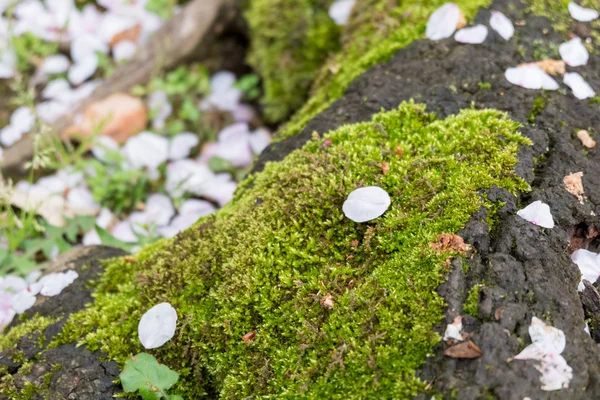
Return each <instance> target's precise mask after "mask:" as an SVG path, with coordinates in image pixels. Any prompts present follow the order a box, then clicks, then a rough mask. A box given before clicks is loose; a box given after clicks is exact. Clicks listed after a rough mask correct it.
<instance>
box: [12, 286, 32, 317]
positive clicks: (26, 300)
mask: <svg viewBox="0 0 600 400" xmlns="http://www.w3.org/2000/svg"><path fill="white" fill-rule="evenodd" d="M34 304H35V295H33V294H31V293H30V292H29V291H27V290H22V291H20V292H19V293H17V294H16V295H14V296H13V298H12V301H11V306H12V308H13V310H15V312H16V313H17V314H23V313H24V312H25V311H27V310H29V309H30V308H31V307H33V305H34Z"/></svg>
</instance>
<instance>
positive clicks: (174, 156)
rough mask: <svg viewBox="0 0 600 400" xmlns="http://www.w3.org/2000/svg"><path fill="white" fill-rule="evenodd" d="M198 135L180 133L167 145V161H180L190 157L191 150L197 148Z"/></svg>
mask: <svg viewBox="0 0 600 400" xmlns="http://www.w3.org/2000/svg"><path fill="white" fill-rule="evenodd" d="M198 143H199V140H198V135H196V134H195V133H191V132H183V133H180V134H178V135H176V136H174V137H173V138H171V142H170V144H169V160H182V159H184V158H186V157H187V156H189V155H190V152H191V151H192V149H193V148H194V147H196V146H198Z"/></svg>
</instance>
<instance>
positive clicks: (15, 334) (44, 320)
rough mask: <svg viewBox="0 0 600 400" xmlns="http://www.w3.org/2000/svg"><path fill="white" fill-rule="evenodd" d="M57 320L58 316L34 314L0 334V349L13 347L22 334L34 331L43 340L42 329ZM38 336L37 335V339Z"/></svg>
mask: <svg viewBox="0 0 600 400" xmlns="http://www.w3.org/2000/svg"><path fill="white" fill-rule="evenodd" d="M59 320H60V318H49V317H42V316H40V315H39V314H36V315H35V316H33V317H32V318H31V319H29V320H26V321H23V322H21V323H20V324H19V325H17V326H15V327H14V328H12V329H11V330H10V331H8V332H7V333H5V334H2V335H0V351H5V350H7V349H9V348H15V347H16V345H17V344H18V343H19V342H20V341H21V339H22V338H23V337H24V336H27V335H31V334H34V333H39V334H40V337H41V339H42V340H44V339H45V338H44V337H43V335H42V333H43V331H44V329H46V328H47V327H48V326H50V325H52V324H54V323H56V322H58V321H59ZM40 337H38V340H39V339H40ZM38 344H39V342H38Z"/></svg>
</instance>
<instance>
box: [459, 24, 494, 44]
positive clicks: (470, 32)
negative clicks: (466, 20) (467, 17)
mask: <svg viewBox="0 0 600 400" xmlns="http://www.w3.org/2000/svg"><path fill="white" fill-rule="evenodd" d="M487 35H488V28H487V27H486V26H485V25H481V24H479V25H475V26H471V27H469V28H463V29H461V30H459V31H458V32H456V35H454V39H455V40H456V41H457V42H459V43H465V44H481V43H483V42H484V41H485V38H486V37H487Z"/></svg>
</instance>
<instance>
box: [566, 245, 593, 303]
mask: <svg viewBox="0 0 600 400" xmlns="http://www.w3.org/2000/svg"><path fill="white" fill-rule="evenodd" d="M571 260H572V261H573V262H574V263H575V264H577V267H579V272H580V273H581V280H580V281H579V286H578V287H577V290H579V291H580V292H581V291H583V289H584V286H583V280H587V281H590V282H592V283H594V282H596V281H597V280H598V278H600V255H598V254H597V253H594V252H592V251H589V250H585V249H579V250H577V251H574V252H573V254H571Z"/></svg>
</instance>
